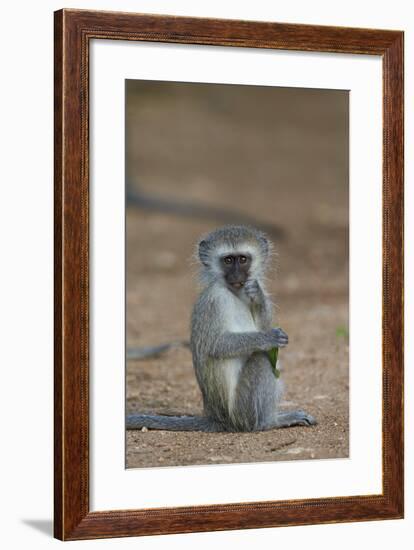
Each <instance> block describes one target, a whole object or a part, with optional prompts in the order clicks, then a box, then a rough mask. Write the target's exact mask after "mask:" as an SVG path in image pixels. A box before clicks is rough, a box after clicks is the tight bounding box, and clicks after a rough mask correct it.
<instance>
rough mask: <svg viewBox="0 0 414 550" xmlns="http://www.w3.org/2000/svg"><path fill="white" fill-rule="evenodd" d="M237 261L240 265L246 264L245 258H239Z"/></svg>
mask: <svg viewBox="0 0 414 550" xmlns="http://www.w3.org/2000/svg"><path fill="white" fill-rule="evenodd" d="M239 261H240V263H241V264H245V263H246V262H247V258H246V256H240V258H239Z"/></svg>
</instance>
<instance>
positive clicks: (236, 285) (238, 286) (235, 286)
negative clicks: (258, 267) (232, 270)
mask: <svg viewBox="0 0 414 550" xmlns="http://www.w3.org/2000/svg"><path fill="white" fill-rule="evenodd" d="M229 284H230V286H231V287H232V288H235V289H236V290H240V289H241V288H242V287H244V283H242V282H240V283H229Z"/></svg>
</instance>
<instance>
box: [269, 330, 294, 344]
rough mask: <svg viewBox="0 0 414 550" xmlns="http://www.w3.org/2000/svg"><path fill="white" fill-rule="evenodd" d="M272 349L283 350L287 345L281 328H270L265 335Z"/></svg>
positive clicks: (285, 335) (286, 336)
mask: <svg viewBox="0 0 414 550" xmlns="http://www.w3.org/2000/svg"><path fill="white" fill-rule="evenodd" d="M267 334H268V336H269V342H271V344H272V345H271V347H272V348H284V347H285V346H287V345H288V343H289V337H288V335H287V334H286V332H285V331H284V330H282V329H281V328H272V329H271V330H269V332H268V333H267Z"/></svg>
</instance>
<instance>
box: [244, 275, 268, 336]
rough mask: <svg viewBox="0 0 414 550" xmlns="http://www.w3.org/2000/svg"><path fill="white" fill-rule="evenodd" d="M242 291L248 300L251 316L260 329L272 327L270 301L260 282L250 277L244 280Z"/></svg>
mask: <svg viewBox="0 0 414 550" xmlns="http://www.w3.org/2000/svg"><path fill="white" fill-rule="evenodd" d="M244 292H245V293H246V296H247V298H248V299H249V301H250V307H251V309H252V313H253V316H254V318H255V320H256V323H257V325H258V326H259V328H260V329H261V330H269V329H270V328H271V327H272V302H271V301H270V299H269V297H268V296H267V295H266V294H265V292H264V291H263V289H262V287H261V286H260V283H259V282H258V281H257V280H255V279H251V280H248V281H246V284H245V286H244Z"/></svg>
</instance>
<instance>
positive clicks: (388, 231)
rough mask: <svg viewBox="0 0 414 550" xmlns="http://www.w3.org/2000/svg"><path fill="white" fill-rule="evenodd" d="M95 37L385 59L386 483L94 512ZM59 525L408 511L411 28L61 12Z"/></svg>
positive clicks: (97, 527)
mask: <svg viewBox="0 0 414 550" xmlns="http://www.w3.org/2000/svg"><path fill="white" fill-rule="evenodd" d="M91 39H102V40H132V41H154V42H170V43H180V44H203V45H221V46H233V47H237V48H243V47H249V48H273V49H281V50H298V51H313V52H337V53H357V54H366V55H379V56H382V59H383V302H382V305H383V321H382V330H383V363H382V376H383V378H382V380H383V419H382V430H383V431H382V433H383V441H382V443H383V450H382V466H383V490H382V493H381V494H374V495H363V496H358V495H355V496H350V497H332V498H312V499H306V500H289V501H274V502H268V501H266V502H251V503H232V504H220V505H206V506H188V507H178V508H177V507H176V508H156V509H137V510H121V511H102V512H91V511H90V509H89V456H88V448H89V416H88V413H89V397H88V390H89V388H88V383H89V363H88V360H89V358H88V350H89V336H88V327H89V325H88V312H89V294H88V289H89V235H88V221H89V207H88V193H89V181H88V160H89V146H88V113H89V102H88V78H89V73H88V70H89V66H88V55H89V42H90V40H91ZM54 66H55V95H54V101H55V168H54V177H55V373H54V383H55V384H54V387H55V390H54V391H55V444H54V449H55V450H54V452H55V495H54V496H55V505H54V506H55V507H54V515H55V525H54V534H55V537H57V538H59V539H62V540H77V539H92V538H106V537H121V536H136V535H151V534H167V533H184V532H194V531H213V530H226V529H243V528H259V527H275V526H286V525H304V524H314V523H330V522H349V521H362V520H365V521H366V520H379V519H391V518H402V517H403V33H402V32H399V31H388V30H374V29H357V28H341V27H328V26H310V25H291V24H286V23H282V24H280V23H268V22H249V21H235V20H216V19H198V18H186V17H172V16H156V15H143V14H134V13H117V12H99V11H83V10H71V9H70V10H66V9H65V10H60V11H58V12H56V13H55V62H54Z"/></svg>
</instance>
